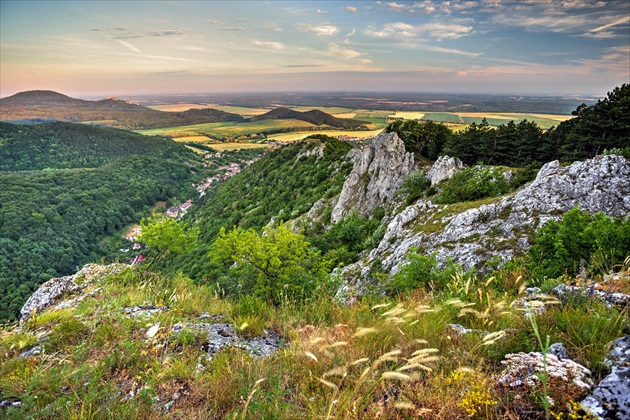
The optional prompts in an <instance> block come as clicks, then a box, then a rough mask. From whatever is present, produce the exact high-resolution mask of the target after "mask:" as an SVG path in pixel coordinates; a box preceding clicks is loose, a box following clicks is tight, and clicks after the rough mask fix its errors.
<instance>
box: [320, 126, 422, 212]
mask: <svg viewBox="0 0 630 420" xmlns="http://www.w3.org/2000/svg"><path fill="white" fill-rule="evenodd" d="M350 153H351V156H350V157H352V158H353V160H354V166H353V168H352V172H350V175H349V176H348V178H347V179H346V182H345V183H344V184H343V189H342V190H341V194H340V195H339V200H338V201H337V204H336V205H335V207H334V208H333V211H332V216H331V221H332V223H337V222H338V221H339V220H341V219H343V218H344V216H346V215H347V214H348V213H350V212H351V211H353V210H357V211H358V212H359V213H360V214H361V215H363V216H368V215H371V214H372V213H373V211H374V209H375V208H376V207H379V206H383V205H385V204H386V203H387V202H388V201H389V200H391V199H392V198H394V195H395V194H396V192H397V191H398V189H399V188H400V185H401V183H402V181H403V179H405V178H406V177H407V176H408V175H409V174H411V173H412V172H413V171H414V170H415V169H416V163H415V161H414V158H413V154H412V153H408V152H407V151H406V150H405V145H404V143H403V141H402V140H401V139H400V138H399V137H398V135H397V134H396V133H394V132H392V133H386V132H382V133H380V134H379V135H378V136H376V137H375V138H374V141H373V142H372V144H369V145H365V146H364V147H363V148H361V149H360V150H358V151H357V150H352V151H350Z"/></svg>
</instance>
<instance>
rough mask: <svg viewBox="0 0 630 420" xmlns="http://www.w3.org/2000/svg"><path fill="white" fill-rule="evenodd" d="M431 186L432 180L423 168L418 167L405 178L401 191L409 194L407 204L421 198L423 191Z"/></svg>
mask: <svg viewBox="0 0 630 420" xmlns="http://www.w3.org/2000/svg"><path fill="white" fill-rule="evenodd" d="M430 186H431V180H430V179H429V178H427V176H426V174H425V173H424V172H423V171H422V170H420V169H418V170H417V171H414V172H412V173H411V175H409V176H408V177H407V178H405V179H404V180H403V182H402V187H401V188H400V190H399V193H401V194H408V195H407V205H409V204H411V203H413V202H414V201H416V200H417V199H418V198H420V197H421V196H422V193H424V191H425V190H426V189H427V188H429V187H430Z"/></svg>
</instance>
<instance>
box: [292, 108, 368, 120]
mask: <svg viewBox="0 0 630 420" xmlns="http://www.w3.org/2000/svg"><path fill="white" fill-rule="evenodd" d="M287 108H290V109H292V110H294V111H298V112H307V111H312V110H314V109H318V110H320V111H322V112H325V113H327V114H330V115H333V116H335V117H337V118H346V117H342V116H341V114H348V113H356V110H355V109H352V108H342V107H338V106H297V107H293V106H291V107H287Z"/></svg>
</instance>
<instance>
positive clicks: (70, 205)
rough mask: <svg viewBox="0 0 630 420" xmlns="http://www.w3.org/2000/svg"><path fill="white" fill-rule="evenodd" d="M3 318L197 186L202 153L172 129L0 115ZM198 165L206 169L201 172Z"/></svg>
mask: <svg viewBox="0 0 630 420" xmlns="http://www.w3.org/2000/svg"><path fill="white" fill-rule="evenodd" d="M0 162H1V164H0V169H1V170H0V184H1V185H2V188H1V189H0V203H1V204H0V308H1V309H0V319H5V320H6V319H15V316H16V313H17V311H18V310H19V308H20V307H21V305H22V304H23V303H24V300H25V299H26V298H27V297H28V296H29V295H30V294H31V293H32V292H33V290H35V289H36V288H37V286H38V285H39V284H40V283H42V282H43V281H45V280H48V279H49V278H51V277H54V276H59V275H66V274H70V273H73V272H75V271H76V268H77V266H80V265H82V264H85V263H86V262H88V261H94V260H96V259H98V258H99V257H100V256H101V255H103V251H104V250H103V249H102V246H103V245H104V243H103V242H101V241H102V240H103V239H104V238H106V237H108V236H111V235H114V234H119V233H120V229H122V228H124V227H126V226H128V225H129V224H131V223H137V221H138V220H139V219H140V217H141V216H142V215H144V214H146V213H147V212H149V208H150V207H151V206H153V205H154V204H155V202H156V201H159V200H162V201H167V200H169V199H175V198H177V199H179V200H185V199H186V198H192V197H194V196H196V191H195V190H194V188H192V186H191V185H192V183H193V182H195V181H196V180H198V177H199V176H200V174H201V173H203V170H204V168H202V166H201V162H200V161H199V157H198V155H196V154H195V153H194V152H192V151H190V150H188V149H187V148H186V147H185V146H184V145H180V144H177V143H175V142H173V141H171V140H167V139H164V138H149V137H144V136H141V135H138V134H134V133H129V132H124V131H120V130H113V129H105V128H99V127H89V126H83V125H76V124H69V123H53V124H45V125H41V126H37V125H34V126H18V125H13V124H9V123H2V124H1V125H0ZM192 170H195V172H197V174H198V175H194V174H193V172H192Z"/></svg>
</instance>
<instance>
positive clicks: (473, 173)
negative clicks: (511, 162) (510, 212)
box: [436, 166, 510, 204]
mask: <svg viewBox="0 0 630 420" xmlns="http://www.w3.org/2000/svg"><path fill="white" fill-rule="evenodd" d="M509 190H510V185H509V184H508V182H507V181H506V179H505V177H504V176H503V172H502V171H501V169H500V168H488V167H485V166H473V167H470V168H466V169H463V170H461V171H459V172H457V173H456V174H455V175H453V177H452V178H451V179H450V180H449V181H448V183H447V184H446V186H445V187H444V189H443V190H442V193H441V194H440V195H439V196H438V197H437V199H436V202H438V203H440V204H452V203H458V202H460V201H473V200H479V199H481V198H485V197H494V196H497V195H501V194H505V193H506V192H508V191H509Z"/></svg>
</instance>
